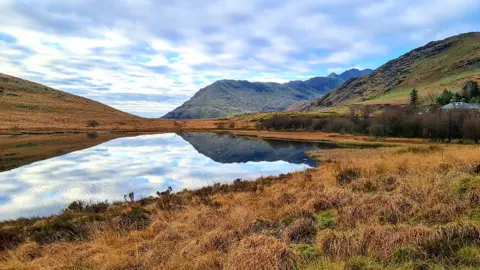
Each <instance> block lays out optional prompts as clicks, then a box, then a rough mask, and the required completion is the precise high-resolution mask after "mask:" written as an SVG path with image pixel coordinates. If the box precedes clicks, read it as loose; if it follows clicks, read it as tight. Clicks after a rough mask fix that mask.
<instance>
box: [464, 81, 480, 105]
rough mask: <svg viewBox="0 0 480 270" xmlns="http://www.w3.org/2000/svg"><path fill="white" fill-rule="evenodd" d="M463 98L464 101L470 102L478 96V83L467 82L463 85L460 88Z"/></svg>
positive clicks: (479, 93) (479, 91) (479, 94)
mask: <svg viewBox="0 0 480 270" xmlns="http://www.w3.org/2000/svg"><path fill="white" fill-rule="evenodd" d="M462 90H463V92H462V94H463V97H464V98H465V100H466V101H470V99H471V98H472V97H478V96H480V90H479V89H478V83H477V82H474V81H468V82H466V83H465V84H464V85H463V88H462Z"/></svg>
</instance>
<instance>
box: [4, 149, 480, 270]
mask: <svg viewBox="0 0 480 270" xmlns="http://www.w3.org/2000/svg"><path fill="white" fill-rule="evenodd" d="M315 156H316V157H317V158H319V159H321V160H325V161H328V162H324V163H323V164H322V166H321V167H319V168H315V169H310V170H308V171H306V172H298V173H292V174H288V175H282V176H280V177H269V178H264V179H259V180H257V181H254V182H245V181H237V182H236V183H234V184H231V185H228V186H226V185H225V186H215V187H208V188H204V189H201V190H196V191H184V192H180V193H177V194H171V195H167V196H165V197H161V198H151V199H144V200H140V201H136V202H129V203H121V204H112V205H108V207H107V208H106V209H104V208H103V207H104V206H103V205H102V206H101V207H94V206H89V207H86V206H85V205H82V204H80V205H73V206H72V207H71V209H68V210H65V211H64V212H63V213H62V214H60V215H59V216H52V217H49V218H46V219H40V220H32V221H30V220H19V221H12V222H5V223H3V224H1V225H0V228H1V229H0V238H1V237H4V239H6V237H7V236H8V237H10V238H9V239H13V240H15V241H13V240H12V241H11V245H8V246H7V245H6V246H4V250H3V251H2V252H1V253H0V269H322V268H323V269H385V268H394V269H395V268H402V269H415V268H416V269H426V268H428V267H431V268H434V267H443V268H447V269H450V268H461V267H464V268H471V269H475V268H478V267H480V261H479V259H478V254H479V252H480V251H479V250H480V220H479V218H478V216H479V214H478V213H480V199H479V198H480V183H479V181H478V180H477V179H478V177H479V169H478V168H479V165H480V149H479V148H477V147H474V146H471V145H470V146H467V145H463V146H442V147H439V146H435V147H422V148H421V149H417V148H412V147H405V148H401V149H398V148H381V149H333V150H328V151H322V152H321V153H318V154H316V155H315ZM345 180H346V181H345ZM87 209H88V210H87ZM95 209H100V210H98V211H97V210H95ZM59 222H63V223H62V224H63V225H62V226H60V227H55V226H59V225H58V224H57V223H59ZM55 224H57V225H55ZM68 226H71V227H68ZM48 228H50V229H51V231H47V232H49V233H50V234H43V236H44V237H46V236H48V237H47V238H44V239H47V240H48V241H39V239H36V238H35V237H33V236H35V235H36V233H38V232H39V231H41V232H45V231H46V230H47V229H48ZM59 228H62V230H59ZM72 228H73V229H72ZM74 229H77V230H78V231H75V230H74ZM65 231H67V232H69V234H65V235H64V236H62V234H59V232H62V233H63V232H65ZM55 233H57V234H55ZM72 235H73V236H75V237H72ZM41 239H42V238H40V240H41ZM2 243H5V241H3V242H2Z"/></svg>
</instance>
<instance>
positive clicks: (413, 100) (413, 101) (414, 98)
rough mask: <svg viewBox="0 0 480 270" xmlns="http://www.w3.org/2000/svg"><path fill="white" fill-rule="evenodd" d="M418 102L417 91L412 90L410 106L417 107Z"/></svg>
mask: <svg viewBox="0 0 480 270" xmlns="http://www.w3.org/2000/svg"><path fill="white" fill-rule="evenodd" d="M417 102H418V90H417V89H413V90H412V92H410V105H417Z"/></svg>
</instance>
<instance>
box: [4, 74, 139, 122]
mask: <svg viewBox="0 0 480 270" xmlns="http://www.w3.org/2000/svg"><path fill="white" fill-rule="evenodd" d="M0 119H2V121H0V129H11V130H14V129H18V128H27V127H28V128H32V129H35V128H55V129H59V128H66V129H67V128H68V129H71V128H79V127H86V125H87V121H89V120H96V121H98V122H99V123H100V125H101V127H102V126H107V125H108V126H112V125H121V124H127V122H131V121H135V120H139V119H141V118H140V117H137V116H134V115H131V114H128V113H125V112H122V111H119V110H117V109H114V108H111V107H109V106H107V105H104V104H102V103H99V102H96V101H93V100H90V99H87V98H83V97H79V96H76V95H72V94H69V93H66V92H63V91H60V90H56V89H53V88H50V87H47V86H44V85H41V84H38V83H34V82H30V81H27V80H23V79H20V78H16V77H13V76H9V75H6V74H1V73H0Z"/></svg>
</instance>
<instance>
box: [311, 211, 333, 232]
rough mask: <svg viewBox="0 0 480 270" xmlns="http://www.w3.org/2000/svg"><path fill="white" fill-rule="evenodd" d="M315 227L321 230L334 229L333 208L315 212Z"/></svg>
mask: <svg viewBox="0 0 480 270" xmlns="http://www.w3.org/2000/svg"><path fill="white" fill-rule="evenodd" d="M315 221H316V224H315V227H316V228H317V229H319V230H325V229H334V228H335V215H334V212H333V210H326V211H322V212H319V213H316V214H315Z"/></svg>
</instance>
